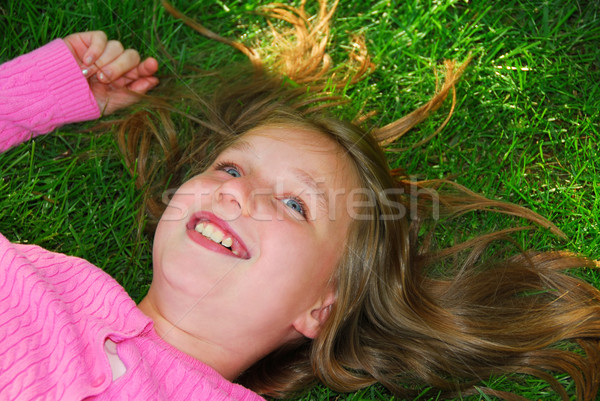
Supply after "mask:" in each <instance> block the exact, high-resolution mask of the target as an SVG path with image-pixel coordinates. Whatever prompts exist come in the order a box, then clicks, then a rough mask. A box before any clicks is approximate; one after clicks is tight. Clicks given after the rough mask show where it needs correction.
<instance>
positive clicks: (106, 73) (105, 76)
mask: <svg viewBox="0 0 600 401" xmlns="http://www.w3.org/2000/svg"><path fill="white" fill-rule="evenodd" d="M111 74H112V72H110V71H109V70H104V71H102V72H100V73H99V74H98V79H99V80H100V81H106V82H108V81H110V76H111Z"/></svg>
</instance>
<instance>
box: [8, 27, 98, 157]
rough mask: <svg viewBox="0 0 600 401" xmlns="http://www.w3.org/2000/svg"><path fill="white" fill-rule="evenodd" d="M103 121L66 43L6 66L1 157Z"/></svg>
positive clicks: (43, 48) (43, 49)
mask: <svg viewBox="0 0 600 401" xmlns="http://www.w3.org/2000/svg"><path fill="white" fill-rule="evenodd" d="M99 116H100V109H99V107H98V104H97V103H96V100H95V99H94V96H93V94H92V92H91V90H90V87H89V85H88V83H87V80H86V79H85V77H84V76H83V74H82V73H81V69H80V68H79V65H77V62H76V61H75V59H74V57H73V56H72V54H71V52H70V50H69V49H68V47H67V46H66V45H65V43H64V42H63V41H62V40H61V39H57V40H54V41H52V42H50V43H48V44H47V45H45V46H43V47H40V48H39V49H37V50H34V51H32V52H31V53H27V54H25V55H23V56H20V57H17V58H15V59H14V60H11V61H9V62H6V63H4V64H2V65H0V152H2V151H5V150H6V149H8V148H10V147H11V146H14V145H17V144H19V143H21V142H24V141H26V140H28V139H30V138H32V137H34V136H37V135H40V134H45V133H47V132H50V131H52V130H53V129H54V128H56V127H58V126H60V125H64V124H68V123H72V122H77V121H86V120H92V119H95V118H98V117H99Z"/></svg>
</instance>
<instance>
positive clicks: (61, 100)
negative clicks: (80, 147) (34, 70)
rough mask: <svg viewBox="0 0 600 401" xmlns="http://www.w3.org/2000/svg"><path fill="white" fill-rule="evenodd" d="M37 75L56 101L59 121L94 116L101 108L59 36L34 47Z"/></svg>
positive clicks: (87, 118) (68, 121)
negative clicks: (44, 82)
mask: <svg viewBox="0 0 600 401" xmlns="http://www.w3.org/2000/svg"><path fill="white" fill-rule="evenodd" d="M34 52H35V53H37V54H36V60H37V62H36V65H37V67H38V68H39V74H40V76H42V77H44V78H45V80H46V82H47V85H48V88H49V92H50V93H51V94H52V95H53V97H54V100H55V101H56V107H57V108H59V110H60V112H59V113H57V120H58V121H57V120H55V121H54V123H55V124H56V125H57V126H58V125H62V124H68V123H72V122H79V121H87V120H93V119H96V118H98V117H100V108H99V107H98V103H97V102H96V99H95V98H94V95H93V93H92V91H91V90H90V86H89V84H88V82H87V79H86V78H85V76H84V75H83V73H82V72H81V68H80V67H79V65H78V64H77V61H75V58H74V57H73V55H72V54H71V51H70V50H69V48H68V47H67V45H66V44H65V42H64V41H63V40H62V39H56V40H54V41H52V42H50V43H48V44H47V45H45V46H43V47H41V48H39V49H37V50H35V51H34Z"/></svg>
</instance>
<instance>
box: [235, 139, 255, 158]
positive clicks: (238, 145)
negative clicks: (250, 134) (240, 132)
mask: <svg viewBox="0 0 600 401" xmlns="http://www.w3.org/2000/svg"><path fill="white" fill-rule="evenodd" d="M228 149H233V150H239V151H240V152H248V153H252V154H253V155H254V156H256V152H255V151H254V146H252V144H251V143H250V142H246V141H244V140H240V141H235V142H234V143H232V144H231V145H230V146H229V147H228ZM257 158H258V156H257Z"/></svg>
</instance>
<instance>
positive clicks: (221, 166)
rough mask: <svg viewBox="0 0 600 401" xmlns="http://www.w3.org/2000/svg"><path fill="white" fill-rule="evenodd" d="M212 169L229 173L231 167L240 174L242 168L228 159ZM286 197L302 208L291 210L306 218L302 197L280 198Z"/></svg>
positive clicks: (305, 208)
mask: <svg viewBox="0 0 600 401" xmlns="http://www.w3.org/2000/svg"><path fill="white" fill-rule="evenodd" d="M214 169H215V170H217V171H223V172H225V173H227V174H229V170H230V169H231V170H235V171H236V172H237V173H238V174H239V175H241V171H242V169H241V168H240V167H239V166H238V165H237V164H235V163H232V162H228V161H222V162H218V163H217V164H216V165H215V167H214ZM230 175H231V174H230ZM231 176H232V177H233V178H238V177H236V176H233V175H231ZM286 199H291V200H293V201H294V202H296V203H298V205H299V206H300V209H302V210H301V211H296V210H293V209H292V210H293V211H294V212H296V213H299V214H300V215H301V216H302V217H303V218H304V219H305V220H306V219H307V215H308V214H307V210H308V209H307V207H306V203H304V201H303V200H302V199H300V198H299V197H297V196H285V197H283V198H281V200H286ZM286 206H287V205H286ZM288 208H289V209H291V208H290V207H289V206H288Z"/></svg>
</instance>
